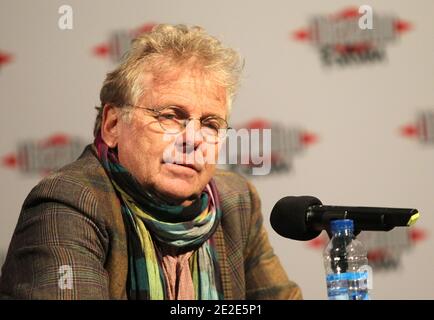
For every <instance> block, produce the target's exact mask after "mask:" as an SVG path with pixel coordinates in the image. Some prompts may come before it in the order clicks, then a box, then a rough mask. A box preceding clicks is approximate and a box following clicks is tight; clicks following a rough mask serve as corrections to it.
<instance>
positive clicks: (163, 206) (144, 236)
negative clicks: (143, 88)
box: [94, 135, 224, 300]
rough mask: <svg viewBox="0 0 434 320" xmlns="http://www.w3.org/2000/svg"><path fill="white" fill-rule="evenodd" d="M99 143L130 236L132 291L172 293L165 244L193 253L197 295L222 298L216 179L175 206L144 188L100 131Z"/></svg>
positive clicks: (154, 295) (132, 295)
mask: <svg viewBox="0 0 434 320" xmlns="http://www.w3.org/2000/svg"><path fill="white" fill-rule="evenodd" d="M94 144H95V146H96V149H97V154H98V158H99V160H100V162H101V164H102V165H103V167H104V169H105V171H106V172H107V174H108V176H109V177H110V179H111V182H112V184H113V186H114V187H115V190H116V193H117V195H118V198H119V200H120V203H121V210H122V217H123V220H124V224H125V228H126V234H127V241H128V280H127V295H128V298H129V299H132V300H163V299H168V298H169V296H170V295H169V293H168V290H169V287H168V285H169V284H168V279H167V276H165V270H163V255H162V250H161V248H163V247H166V248H169V249H170V250H172V252H177V253H178V254H183V253H186V252H189V251H193V252H192V254H191V257H190V258H189V266H190V270H191V278H192V280H193V288H194V296H195V299H197V300H217V299H223V298H224V297H223V290H222V285H221V279H220V268H219V265H218V257H217V250H216V247H215V242H214V239H213V237H212V235H213V234H214V232H215V230H216V228H217V226H218V223H219V221H220V217H221V209H220V206H219V198H218V193H217V190H216V186H215V183H214V181H213V180H211V181H210V182H209V183H208V185H207V186H206V188H205V190H204V191H203V192H202V194H201V195H200V197H199V198H198V199H197V200H195V201H193V203H192V204H191V205H190V206H188V207H184V206H174V205H170V204H168V203H165V202H164V201H163V200H160V199H158V198H157V197H156V196H154V195H153V194H151V193H150V192H148V191H146V190H143V188H142V187H141V186H140V184H139V183H138V182H137V180H136V179H135V178H134V177H133V176H132V175H131V174H130V173H129V172H128V171H127V169H126V168H125V167H123V166H122V165H121V164H120V163H119V159H118V156H117V151H116V149H110V148H109V147H108V146H107V144H105V142H104V141H103V140H102V138H101V135H98V136H97V137H96V138H95V141H94Z"/></svg>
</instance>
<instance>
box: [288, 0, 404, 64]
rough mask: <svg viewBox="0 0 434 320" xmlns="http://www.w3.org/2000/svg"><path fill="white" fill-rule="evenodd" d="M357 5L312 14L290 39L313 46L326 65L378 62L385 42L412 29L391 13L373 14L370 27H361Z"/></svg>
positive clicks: (383, 56)
mask: <svg viewBox="0 0 434 320" xmlns="http://www.w3.org/2000/svg"><path fill="white" fill-rule="evenodd" d="M361 16H362V14H360V13H359V9H358V8H347V9H344V10H342V11H339V12H337V13H336V14H331V15H327V16H324V15H321V16H313V17H312V18H311V19H310V22H309V26H308V27H306V28H302V29H299V30H296V31H295V32H293V33H292V38H293V39H295V40H296V41H300V42H306V43H310V44H312V45H313V46H314V47H316V48H317V49H318V51H319V53H320V56H321V61H322V63H323V64H324V65H326V66H333V65H338V66H347V65H354V64H367V63H371V62H381V61H383V60H385V58H386V51H385V48H386V45H388V44H389V43H392V42H394V41H396V40H397V39H398V38H399V36H401V34H403V33H404V32H407V31H408V30H410V29H411V25H410V23H408V22H407V21H404V20H402V19H399V18H396V17H394V16H388V15H378V14H375V12H374V14H373V28H372V29H361V28H360V27H359V19H360V18H361Z"/></svg>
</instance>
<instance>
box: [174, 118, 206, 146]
mask: <svg viewBox="0 0 434 320" xmlns="http://www.w3.org/2000/svg"><path fill="white" fill-rule="evenodd" d="M180 138H181V139H182V142H181V141H179V142H181V143H182V145H183V146H184V147H185V148H186V149H187V150H185V151H186V152H188V151H192V150H191V149H193V150H196V149H197V148H198V147H199V146H200V145H201V143H202V142H203V135H202V132H201V123H200V120H198V119H189V121H188V123H187V126H186V127H185V130H184V132H183V133H182V134H181V137H180Z"/></svg>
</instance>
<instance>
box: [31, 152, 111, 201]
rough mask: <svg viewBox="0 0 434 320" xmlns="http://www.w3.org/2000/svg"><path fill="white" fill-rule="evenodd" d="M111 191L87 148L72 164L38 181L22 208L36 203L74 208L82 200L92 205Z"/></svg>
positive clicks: (107, 181)
mask: <svg viewBox="0 0 434 320" xmlns="http://www.w3.org/2000/svg"><path fill="white" fill-rule="evenodd" d="M112 191H113V188H112V186H111V184H110V180H109V179H108V177H107V175H106V173H105V171H104V168H103V167H102V165H101V164H100V163H99V160H98V159H97V158H96V156H95V154H94V152H93V150H92V146H91V145H88V146H87V147H86V148H85V149H84V151H83V153H82V154H81V156H80V157H79V158H78V159H77V160H76V161H74V162H72V163H70V164H68V165H66V166H64V167H62V168H61V169H59V170H57V171H55V172H53V173H51V174H49V175H48V176H47V177H45V178H44V179H42V180H41V181H40V182H39V183H38V184H37V185H36V186H35V187H34V188H33V189H32V191H31V192H30V194H29V196H28V197H27V199H26V200H25V202H24V205H23V207H26V206H29V205H31V204H34V203H35V202H40V201H55V202H63V203H65V204H67V205H74V204H77V205H78V204H79V202H83V201H84V200H87V201H88V202H89V201H90V202H94V201H96V198H100V197H101V196H104V195H105V194H110V193H111V192H112Z"/></svg>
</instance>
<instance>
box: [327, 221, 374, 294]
mask: <svg viewBox="0 0 434 320" xmlns="http://www.w3.org/2000/svg"><path fill="white" fill-rule="evenodd" d="M330 227H331V233H332V238H331V239H330V241H329V243H328V244H327V246H326V248H325V250H324V253H323V257H324V267H325V270H326V283H327V295H328V298H329V300H369V290H368V289H370V284H371V281H370V280H371V279H372V278H371V277H372V274H371V268H370V267H369V265H368V258H367V251H366V249H365V247H364V246H363V245H362V243H361V242H360V241H359V240H357V239H356V238H355V236H354V223H353V221H352V220H348V219H344V220H333V221H331V223H330ZM368 280H369V281H368Z"/></svg>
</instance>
